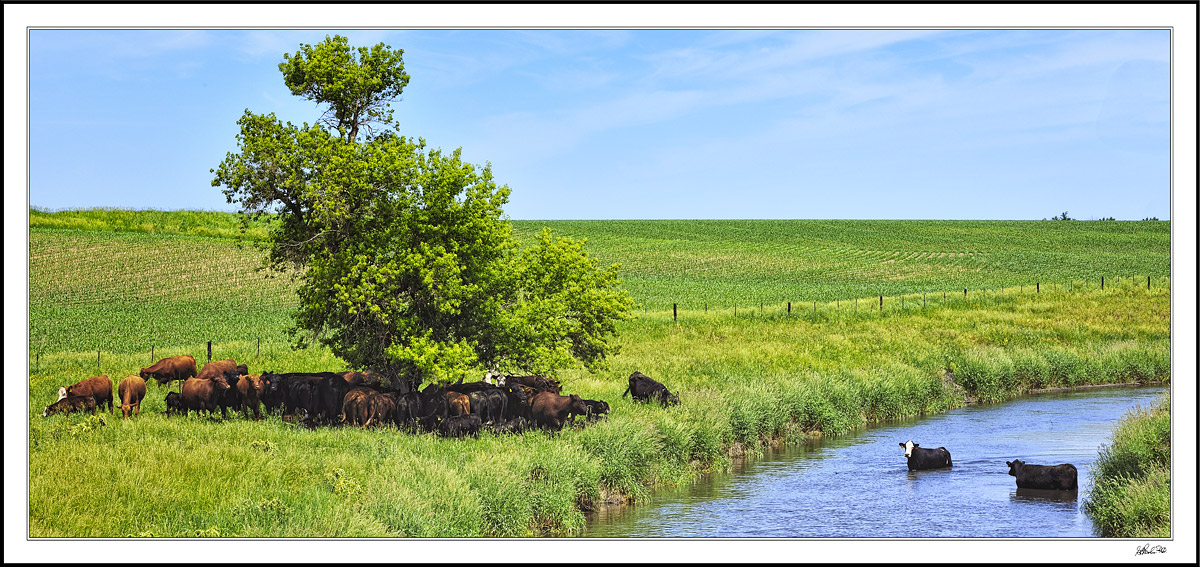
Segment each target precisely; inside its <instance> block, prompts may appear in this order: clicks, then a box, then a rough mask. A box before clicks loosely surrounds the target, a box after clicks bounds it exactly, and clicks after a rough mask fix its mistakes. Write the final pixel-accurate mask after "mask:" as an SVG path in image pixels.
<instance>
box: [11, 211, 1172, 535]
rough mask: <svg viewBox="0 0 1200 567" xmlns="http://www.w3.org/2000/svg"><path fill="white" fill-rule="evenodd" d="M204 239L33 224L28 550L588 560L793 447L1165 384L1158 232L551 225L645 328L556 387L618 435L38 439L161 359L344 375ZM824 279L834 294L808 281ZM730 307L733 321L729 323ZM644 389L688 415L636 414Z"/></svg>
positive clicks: (192, 223)
mask: <svg viewBox="0 0 1200 567" xmlns="http://www.w3.org/2000/svg"><path fill="white" fill-rule="evenodd" d="M73 215H78V217H79V220H73ZM143 215H144V216H143ZM45 216H49V217H50V219H51V220H52V221H53V222H51V220H47V219H46V218H44V217H45ZM176 216H179V217H186V218H180V219H175V217H176ZM193 216H194V217H195V218H192V217H193ZM213 219H215V220H213ZM210 220H211V221H212V223H213V224H212V225H211V227H212V228H210V229H206V230H212V231H214V232H219V230H218V229H220V230H227V229H229V227H236V226H237V223H236V221H235V220H232V215H222V214H220V213H190V212H176V213H157V212H149V213H139V212H128V211H124V212H122V211H92V212H87V213H71V212H67V213H55V214H51V215H42V214H37V215H34V216H33V218H32V219H31V225H32V226H31V234H30V236H31V246H30V256H31V261H30V288H31V289H30V349H31V352H30V367H31V370H32V371H31V373H30V394H29V396H30V399H29V403H30V408H29V411H30V416H29V420H30V421H29V423H30V535H32V536H33V537H74V536H89V537H122V536H174V537H202V536H255V537H258V536H287V537H315V536H389V537H390V536H428V537H456V536H514V535H542V534H568V535H569V534H578V533H580V532H579V530H580V529H581V528H582V526H583V523H584V518H585V516H584V513H585V511H586V510H589V509H591V508H593V507H594V506H596V505H598V503H600V502H602V501H607V500H621V499H626V498H632V499H644V498H647V497H650V496H651V495H652V492H653V490H654V488H655V487H659V486H668V485H673V484H680V483H687V482H690V481H691V480H692V479H693V478H694V477H695V476H696V475H697V474H698V473H699V472H702V471H706V470H720V469H724V468H726V467H727V466H728V465H729V463H730V460H731V459H732V458H736V457H737V456H739V455H742V454H747V453H748V454H755V453H756V452H758V451H761V450H762V448H763V447H764V446H765V445H767V444H769V443H772V442H775V441H778V440H782V441H783V442H794V441H796V440H798V439H799V438H800V437H803V436H810V435H836V434H838V433H842V432H846V431H849V430H851V429H853V428H855V427H859V426H861V425H863V424H866V423H871V422H879V421H886V420H890V419H899V418H905V417H911V416H917V415H923V414H931V413H937V412H941V411H945V410H946V409H949V408H953V407H957V406H961V405H962V404H963V403H964V401H965V398H966V397H970V398H974V399H977V400H979V401H982V402H989V401H1000V400H1005V399H1010V398H1012V397H1014V396H1017V395H1020V394H1022V393H1024V392H1027V391H1029V390H1031V389H1036V388H1044V387H1054V386H1078V385H1084V384H1107V383H1125V382H1148V381H1169V380H1170V378H1171V377H1170V353H1171V350H1170V349H1171V345H1170V321H1171V316H1170V315H1171V313H1170V287H1169V285H1170V280H1169V265H1170V262H1169V249H1170V244H1169V243H1170V235H1169V224H1168V223H1152V222H1131V223H1122V222H1108V223H1105V222H1051V221H1046V222H1041V223H1037V222H1034V223H1004V222H995V223H993V222H980V223H971V222H961V223H959V222H953V223H938V222H902V221H896V222H871V221H837V222H833V221H829V222H823V221H649V222H633V221H629V222H626V221H621V222H600V221H597V222H569V221H558V222H551V223H537V222H532V221H522V222H518V223H514V224H515V225H516V228H517V232H518V234H519V235H522V236H524V237H528V236H529V235H531V234H533V233H534V232H535V231H536V230H538V229H539V227H540V226H541V225H542V224H546V225H549V226H551V227H553V228H555V229H556V230H558V231H561V232H562V233H564V234H568V235H571V236H575V237H587V238H588V239H589V241H588V242H589V243H588V247H587V249H588V250H589V251H590V252H591V253H593V254H594V255H596V256H598V257H599V258H601V259H602V260H603V261H606V262H618V263H620V264H622V266H624V268H623V269H622V272H621V273H622V277H623V279H624V280H625V282H626V285H627V287H628V289H630V290H631V292H632V294H633V295H634V298H635V300H637V301H638V302H640V303H641V305H642V307H641V308H640V312H639V313H638V314H637V317H636V318H635V319H633V320H630V321H626V322H624V323H623V324H622V325H621V326H620V333H621V335H620V338H619V345H620V347H621V351H620V353H619V354H618V355H616V356H615V357H613V359H612V360H611V365H610V368H609V369H608V370H605V371H601V372H597V373H595V374H593V373H589V372H587V371H585V370H582V369H566V370H564V371H563V372H562V373H561V374H560V376H559V378H560V379H561V380H562V381H563V383H564V388H565V390H566V391H568V392H571V393H579V394H581V395H583V396H584V397H587V398H597V399H603V400H606V401H608V402H609V403H610V404H611V406H612V413H611V415H610V418H609V419H608V420H607V421H604V422H601V423H599V424H596V425H593V426H589V427H586V428H581V429H573V430H567V431H564V432H563V433H562V434H560V435H558V436H555V437H553V438H551V437H549V436H548V435H547V434H545V433H542V432H530V433H526V434H524V435H520V436H495V435H491V434H487V433H484V434H483V435H481V437H480V439H478V440H447V439H438V438H434V437H431V436H427V435H411V434H407V433H403V432H400V431H396V430H394V429H381V430H366V431H363V430H358V429H353V428H320V429H317V430H316V431H309V430H306V429H303V428H299V427H296V426H294V425H291V424H288V423H284V422H282V421H280V420H279V418H278V416H271V417H267V418H264V420H263V421H262V422H253V421H249V422H248V421H245V420H243V419H242V418H241V417H240V416H236V417H234V416H231V417H229V418H228V419H225V420H221V419H216V420H210V419H208V418H200V417H196V416H193V417H190V418H187V419H182V418H177V417H174V418H167V417H165V416H163V415H161V414H160V413H159V412H161V411H163V410H164V409H165V407H164V403H163V393H164V392H163V391H162V390H160V389H158V388H157V387H156V386H154V385H152V386H150V392H149V394H148V397H147V401H146V402H144V403H143V414H142V415H141V416H140V417H138V418H135V419H133V420H130V421H128V422H125V421H122V420H121V419H120V418H119V415H118V416H113V415H111V414H109V415H107V416H104V417H103V418H99V417H92V416H86V415H70V416H65V417H64V416H52V417H50V418H42V417H41V410H42V408H44V407H45V405H47V404H49V403H50V402H52V401H53V400H54V399H55V397H56V394H55V392H56V390H57V388H58V386H61V385H64V384H67V383H73V382H75V381H77V380H79V379H81V378H84V377H87V376H91V375H96V374H108V375H109V376H110V377H113V378H115V380H114V382H116V381H119V379H120V377H121V376H124V375H125V374H131V373H136V371H137V369H138V368H139V367H142V366H146V365H148V364H150V363H152V362H153V361H154V360H155V359H157V358H161V357H163V356H168V355H174V354H183V353H190V354H192V355H194V356H196V358H197V359H198V360H199V361H203V360H204V359H205V355H206V353H205V348H206V341H208V340H212V341H214V345H213V351H214V352H213V356H214V358H228V357H232V358H235V359H237V360H238V361H239V362H245V363H247V364H249V365H250V368H251V371H252V372H261V371H265V370H275V371H318V370H337V369H341V368H344V365H343V363H342V362H341V361H340V360H338V359H337V358H336V357H334V356H332V355H331V354H330V353H329V352H328V351H327V350H325V349H319V348H314V349H309V350H306V351H293V350H291V349H290V348H289V347H288V345H287V343H286V341H285V340H284V335H283V333H282V329H283V328H284V327H285V326H286V325H287V324H288V316H287V313H288V310H289V309H290V308H291V306H292V301H293V300H292V298H291V284H290V283H288V281H287V279H286V278H276V279H264V278H263V274H260V273H256V272H255V271H254V270H253V267H254V266H255V265H257V259H256V258H257V254H258V252H256V251H255V250H254V248H253V247H252V246H243V247H241V248H239V243H241V244H243V245H244V244H245V241H239V240H238V239H237V238H234V237H233V236H232V233H228V234H227V235H217V236H213V235H205V234H199V232H201V229H204V227H206V226H210V225H206V224H205V223H206V222H209V221H210ZM84 221H86V222H88V223H92V224H88V225H87V226H86V227H85V228H86V230H85V229H81V228H80V226H77V225H78V224H79V223H81V222H84ZM170 227H178V228H170ZM222 234H226V233H222ZM1031 241H1040V242H1042V244H1040V245H1034V244H1030V243H1029V242H1031ZM839 251H841V252H839ZM942 252H945V253H946V256H941V254H942ZM951 253H954V254H958V253H962V254H964V255H963V256H957V255H955V256H953V257H951V256H950V254H951ZM889 260H893V261H889ZM818 273H823V274H825V275H824V280H825V282H826V283H824V284H811V285H810V284H804V280H803V279H797V276H798V275H809V276H813V275H815V274H818ZM673 274H674V275H673ZM1100 276H1104V277H1105V278H1106V285H1105V288H1104V289H1103V290H1101V289H1099V278H1100ZM1118 277H1119V278H1120V279H1119V280H1118V279H1117V278H1118ZM1147 277H1149V278H1150V280H1151V286H1150V288H1149V289H1147V286H1146V278H1147ZM797 282H799V283H797ZM942 282H948V283H946V285H945V286H942V285H941V283H942ZM1038 282H1041V288H1040V290H1039V289H1037V288H1035V287H1034V285H1035V284H1036V283H1038ZM964 287H965V288H969V293H968V296H967V297H966V298H963V295H962V289H963V288H964ZM984 289H986V290H987V291H983V290H984ZM943 293H945V294H946V295H945V296H943ZM881 294H882V295H885V296H886V297H885V301H884V307H883V309H882V310H880V309H879V306H878V301H879V295H881ZM856 299H857V301H856ZM706 301H707V302H711V305H710V306H709V309H708V310H707V312H706V311H705V310H704V302H706ZM743 301H744V302H745V303H744V304H742V306H741V307H739V308H738V313H737V315H736V316H734V314H733V310H732V305H729V306H723V305H720V304H721V303H722V302H728V303H730V304H732V303H733V302H738V303H741V302H743ZM788 301H793V302H794V304H793V311H792V313H791V314H788V313H787V302H788ZM675 302H678V303H680V304H681V311H680V314H679V320H678V321H674V320H673V318H672V312H671V303H675ZM759 302H762V304H763V306H762V308H761V310H760V308H759ZM814 302H816V305H815V307H814V304H813V303H814ZM151 347H153V348H154V352H153V354H151ZM97 350H99V351H101V352H100V356H99V360H97ZM634 370H639V371H642V372H645V373H646V374H648V375H650V376H651V377H654V378H655V379H657V380H659V381H661V382H663V383H665V384H667V385H668V386H669V387H671V389H672V391H674V392H676V393H678V394H679V395H680V397H681V399H682V403H681V404H680V405H679V406H677V407H673V408H668V409H663V408H659V407H657V406H653V405H650V406H646V405H639V404H634V403H632V402H630V401H629V400H628V399H622V398H621V392H622V390H624V388H625V380H626V377H628V375H629V374H630V373H631V372H633V371H634ZM947 370H949V371H950V373H949V374H947V373H946V371H947ZM951 377H952V378H951ZM101 421H102V422H103V425H101ZM432 493H436V494H438V495H439V496H440V497H439V499H438V500H437V501H436V502H435V501H431V500H430V499H429V498H428V497H427V496H426V495H429V494H432ZM96 494H104V495H105V496H104V497H102V498H97V497H95V495H96ZM64 510H69V511H70V512H69V513H63V511H64Z"/></svg>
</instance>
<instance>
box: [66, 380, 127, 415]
mask: <svg viewBox="0 0 1200 567" xmlns="http://www.w3.org/2000/svg"><path fill="white" fill-rule="evenodd" d="M68 396H91V397H92V399H94V400H96V406H102V405H104V403H105V402H108V411H110V412H113V413H116V409H114V408H113V386H112V380H109V379H108V376H107V375H104V376H92V377H91V378H86V379H84V380H80V381H78V382H76V383H74V384H72V385H70V386H63V387H62V388H59V389H58V399H60V400H61V399H64V398H66V397H68Z"/></svg>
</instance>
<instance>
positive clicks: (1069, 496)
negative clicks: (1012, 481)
mask: <svg viewBox="0 0 1200 567" xmlns="http://www.w3.org/2000/svg"><path fill="white" fill-rule="evenodd" d="M1011 499H1012V501H1013V502H1018V501H1020V502H1070V503H1072V504H1073V503H1075V502H1076V501H1078V500H1079V491H1078V490H1038V489H1036V488H1018V489H1016V490H1015V491H1014V492H1013V493H1012V496H1011Z"/></svg>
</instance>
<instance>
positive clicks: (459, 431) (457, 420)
mask: <svg viewBox="0 0 1200 567" xmlns="http://www.w3.org/2000/svg"><path fill="white" fill-rule="evenodd" d="M481 427H483V422H482V421H480V419H479V416H478V415H476V414H473V413H468V414H464V415H452V416H450V417H447V418H446V419H443V420H441V421H440V422H438V424H437V433H438V435H441V436H442V437H466V436H467V435H470V436H472V437H479V429H480V428H481Z"/></svg>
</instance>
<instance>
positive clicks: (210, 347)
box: [208, 341, 212, 362]
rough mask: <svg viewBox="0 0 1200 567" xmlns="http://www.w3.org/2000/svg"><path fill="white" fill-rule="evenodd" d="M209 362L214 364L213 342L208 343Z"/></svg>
mask: <svg viewBox="0 0 1200 567" xmlns="http://www.w3.org/2000/svg"><path fill="white" fill-rule="evenodd" d="M208 361H209V362H212V341H208Z"/></svg>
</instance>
